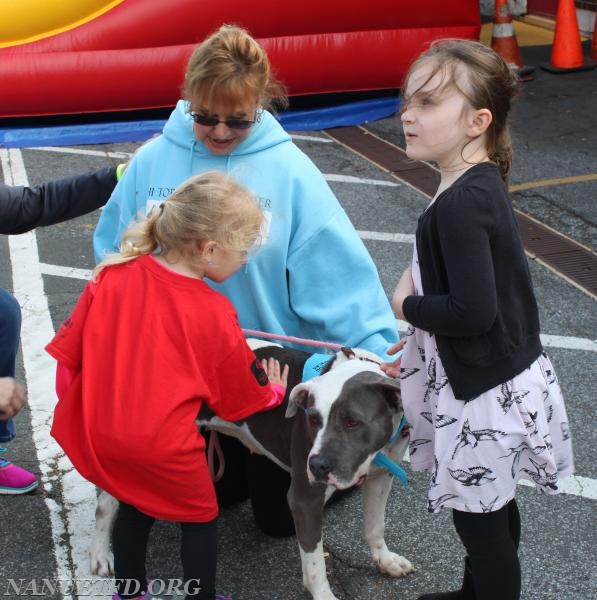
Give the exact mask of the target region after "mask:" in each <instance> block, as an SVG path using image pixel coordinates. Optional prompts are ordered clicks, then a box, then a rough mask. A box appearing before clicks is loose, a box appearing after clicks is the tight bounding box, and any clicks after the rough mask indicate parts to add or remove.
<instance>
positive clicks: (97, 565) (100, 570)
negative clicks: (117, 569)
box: [90, 548, 114, 577]
mask: <svg viewBox="0 0 597 600" xmlns="http://www.w3.org/2000/svg"><path fill="white" fill-rule="evenodd" d="M90 555H91V557H90V560H91V573H92V575H99V576H100V577H110V576H111V575H114V555H113V554H112V552H110V551H109V550H108V551H107V550H103V549H102V550H99V549H97V548H92V550H91V553H90Z"/></svg>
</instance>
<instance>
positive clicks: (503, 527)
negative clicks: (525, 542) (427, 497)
mask: <svg viewBox="0 0 597 600" xmlns="http://www.w3.org/2000/svg"><path fill="white" fill-rule="evenodd" d="M452 512H453V518H454V526H455V527H456V531H457V532H458V535H459V536H460V539H461V540H462V543H463V544H464V547H465V548H466V550H467V554H468V556H469V561H470V565H471V574H472V578H473V585H474V589H475V596H476V598H482V599H483V600H519V599H520V563H519V560H518V553H517V548H518V541H519V539H520V517H519V513H518V507H517V506H516V502H515V501H514V500H512V501H511V502H510V503H508V504H507V505H506V506H504V507H503V508H501V509H500V510H497V511H495V512H490V513H469V512H462V511H459V510H454V511H452Z"/></svg>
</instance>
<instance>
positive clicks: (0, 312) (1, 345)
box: [0, 288, 21, 442]
mask: <svg viewBox="0 0 597 600" xmlns="http://www.w3.org/2000/svg"><path fill="white" fill-rule="evenodd" d="M20 335H21V308H20V307H19V303H18V302H17V301H16V298H15V297H14V296H13V295H12V294H9V293H8V292H7V291H6V290H5V289H3V288H0V377H14V376H15V365H16V362H17V351H18V349H19V337H20ZM14 437H15V426H14V422H13V420H12V419H4V420H0V442H10V440H12V439H13V438H14Z"/></svg>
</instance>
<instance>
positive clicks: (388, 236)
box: [358, 231, 415, 244]
mask: <svg viewBox="0 0 597 600" xmlns="http://www.w3.org/2000/svg"><path fill="white" fill-rule="evenodd" d="M358 234H359V236H360V238H361V239H362V240H374V241H377V242H397V243H399V244H412V243H414V241H415V235H414V233H386V232H384V231H359V232H358Z"/></svg>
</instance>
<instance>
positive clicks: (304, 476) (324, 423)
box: [91, 340, 414, 600]
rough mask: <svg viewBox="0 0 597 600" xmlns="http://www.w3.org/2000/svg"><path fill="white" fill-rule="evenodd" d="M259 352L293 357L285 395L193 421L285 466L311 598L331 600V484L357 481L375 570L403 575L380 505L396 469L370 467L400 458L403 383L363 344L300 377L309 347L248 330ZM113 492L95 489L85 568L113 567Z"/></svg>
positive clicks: (284, 360)
mask: <svg viewBox="0 0 597 600" xmlns="http://www.w3.org/2000/svg"><path fill="white" fill-rule="evenodd" d="M249 345H250V346H251V347H252V348H253V350H254V351H255V354H256V355H257V356H258V357H259V358H266V357H270V356H272V357H274V358H276V359H278V360H279V361H280V363H281V364H289V365H290V374H289V380H288V390H287V394H286V398H285V400H284V402H283V403H282V404H281V405H280V406H279V407H277V408H275V409H273V410H268V411H263V412H260V413H256V414H254V415H251V416H250V417H248V418H247V419H245V420H242V421H238V422H235V423H231V422H228V421H223V420H222V419H220V418H219V417H216V416H215V415H213V413H211V414H210V413H209V411H205V412H204V411H203V409H202V412H201V415H200V419H199V421H198V424H199V426H200V427H202V428H207V429H210V430H214V431H218V432H220V433H223V434H226V435H231V436H234V437H236V438H238V439H239V440H240V441H241V442H242V443H243V444H244V445H245V446H247V447H248V448H249V449H251V450H253V451H255V452H259V453H261V454H264V455H265V456H267V457H268V458H270V459H271V460H272V461H274V462H275V463H276V464H277V465H279V466H280V467H282V468H283V469H285V470H286V471H289V472H290V473H291V475H292V480H291V485H290V489H289V491H288V504H289V506H290V509H291V511H292V515H293V518H294V523H295V528H296V535H297V539H298V543H299V550H300V555H301V562H302V570H303V584H304V586H305V588H306V589H307V590H308V591H309V592H310V593H311V595H312V596H313V600H336V596H335V595H334V593H333V592H332V590H331V588H330V585H329V583H328V579H327V575H326V568H325V561H324V553H323V542H322V527H323V514H324V504H325V502H326V500H327V499H328V498H329V497H330V496H331V494H332V493H333V491H334V490H335V489H347V488H350V487H352V486H354V485H360V484H362V494H363V515H364V521H363V537H364V539H365V541H366V542H367V544H368V545H369V547H370V549H371V554H372V557H373V561H374V562H375V564H376V565H377V568H378V569H379V571H380V572H381V573H384V574H386V575H390V576H392V577H403V576H404V575H407V574H408V573H410V572H412V571H414V568H413V566H412V565H411V563H410V562H409V561H408V560H407V559H405V558H404V557H402V556H399V555H398V554H395V553H394V552H391V551H390V550H388V548H387V546H386V543H385V540H384V529H385V523H384V521H385V508H386V502H387V499H388V495H389V493H390V489H391V486H392V480H393V476H392V474H391V473H389V472H388V471H386V470H385V469H381V468H379V467H377V466H376V465H375V464H374V463H373V460H374V458H375V455H376V454H377V453H378V452H379V451H381V450H383V453H384V454H385V455H386V456H387V457H389V458H390V459H392V460H394V461H400V460H402V457H403V455H404V452H405V449H406V444H407V438H406V437H404V436H396V435H394V434H395V432H396V431H397V430H398V427H399V423H400V421H401V418H402V414H403V413H402V402H401V396H400V383H399V382H398V381H397V380H394V379H392V378H390V377H387V376H386V375H385V374H384V373H383V372H382V371H381V369H380V367H379V363H380V362H381V360H380V359H379V357H377V356H375V355H374V354H372V353H370V352H367V351H364V350H359V349H356V350H352V351H350V352H346V351H341V352H338V353H337V354H336V355H334V356H330V360H329V362H327V364H326V365H325V367H324V368H323V370H322V371H321V375H319V376H316V377H313V378H311V379H309V380H307V381H305V382H304V383H303V382H301V378H302V374H303V365H304V363H305V361H306V360H307V358H309V356H310V355H309V354H307V353H305V352H301V351H300V350H294V349H289V348H285V347H282V346H279V345H276V344H272V343H270V342H263V341H261V340H249ZM116 509H117V502H116V500H114V499H113V498H112V497H111V496H109V495H108V494H106V493H105V492H102V493H101V494H100V497H99V499H98V507H97V510H96V530H95V539H94V543H93V545H92V548H91V569H92V572H93V573H95V574H98V575H102V576H107V575H109V574H111V572H112V569H113V559H112V554H111V551H110V529H111V524H112V521H113V518H114V516H115V512H116Z"/></svg>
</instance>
